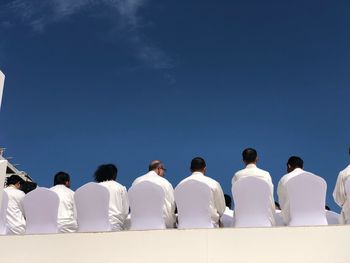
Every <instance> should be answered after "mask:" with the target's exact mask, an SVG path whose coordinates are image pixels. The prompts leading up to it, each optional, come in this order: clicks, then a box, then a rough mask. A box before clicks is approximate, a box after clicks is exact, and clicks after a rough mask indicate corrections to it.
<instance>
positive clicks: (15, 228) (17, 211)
mask: <svg viewBox="0 0 350 263" xmlns="http://www.w3.org/2000/svg"><path fill="white" fill-rule="evenodd" d="M4 191H5V192H6V193H7V195H8V198H9V203H8V207H7V214H6V219H7V230H8V231H9V233H10V234H15V235H21V234H24V233H25V231H26V221H25V219H24V209H23V204H22V202H23V198H24V197H25V193H24V192H22V191H21V190H18V189H17V188H15V187H13V186H8V187H6V188H5V189H4Z"/></svg>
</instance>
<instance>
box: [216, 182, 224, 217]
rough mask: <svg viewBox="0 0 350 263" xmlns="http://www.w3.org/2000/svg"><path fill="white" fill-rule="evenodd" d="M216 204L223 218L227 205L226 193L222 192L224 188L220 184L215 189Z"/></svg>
mask: <svg viewBox="0 0 350 263" xmlns="http://www.w3.org/2000/svg"><path fill="white" fill-rule="evenodd" d="M214 202H215V206H216V209H217V211H218V214H219V215H220V217H221V216H222V215H223V214H224V212H225V209H226V204H225V197H224V192H223V191H222V188H221V186H220V184H219V183H217V186H216V188H215V189H214Z"/></svg>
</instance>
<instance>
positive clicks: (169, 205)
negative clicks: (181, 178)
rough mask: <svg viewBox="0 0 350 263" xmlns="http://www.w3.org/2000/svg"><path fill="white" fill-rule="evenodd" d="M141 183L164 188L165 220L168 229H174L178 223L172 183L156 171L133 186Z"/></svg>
mask: <svg viewBox="0 0 350 263" xmlns="http://www.w3.org/2000/svg"><path fill="white" fill-rule="evenodd" d="M141 182H151V183H154V184H157V185H159V186H160V187H162V189H163V190H164V193H165V202H164V207H163V218H164V221H165V225H166V227H167V228H173V227H174V226H175V223H176V217H175V198H174V188H173V186H172V185H171V183H170V182H169V181H168V180H167V179H165V178H163V177H161V176H159V175H158V174H157V173H156V172H155V171H150V172H148V173H146V174H144V175H142V176H140V177H138V178H136V179H135V181H134V182H133V183H132V185H136V184H139V183H141Z"/></svg>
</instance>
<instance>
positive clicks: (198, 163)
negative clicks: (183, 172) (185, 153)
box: [190, 157, 207, 172]
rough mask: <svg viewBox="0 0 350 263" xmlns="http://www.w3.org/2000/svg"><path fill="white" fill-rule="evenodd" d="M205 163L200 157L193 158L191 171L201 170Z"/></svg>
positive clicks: (203, 168)
mask: <svg viewBox="0 0 350 263" xmlns="http://www.w3.org/2000/svg"><path fill="white" fill-rule="evenodd" d="M206 166H207V165H206V163H205V161H204V159H203V158H202V157H196V158H193V159H192V161H191V168H190V169H191V171H192V172H203V171H204V170H205V168H206Z"/></svg>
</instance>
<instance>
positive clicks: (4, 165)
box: [0, 70, 7, 208]
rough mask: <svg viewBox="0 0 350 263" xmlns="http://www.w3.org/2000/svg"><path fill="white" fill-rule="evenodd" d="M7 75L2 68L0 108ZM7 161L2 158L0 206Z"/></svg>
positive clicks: (0, 165)
mask: <svg viewBox="0 0 350 263" xmlns="http://www.w3.org/2000/svg"><path fill="white" fill-rule="evenodd" d="M4 82H5V75H4V73H2V72H1V70H0V109H1V101H2V91H3V90H4ZM6 169H7V161H6V160H0V208H1V203H2V190H3V189H4V183H5V177H6Z"/></svg>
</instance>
